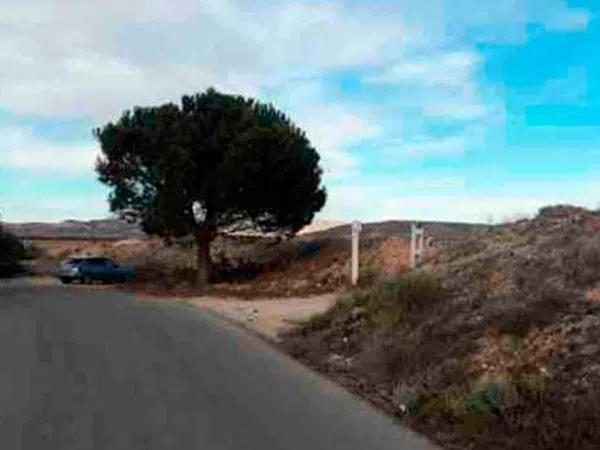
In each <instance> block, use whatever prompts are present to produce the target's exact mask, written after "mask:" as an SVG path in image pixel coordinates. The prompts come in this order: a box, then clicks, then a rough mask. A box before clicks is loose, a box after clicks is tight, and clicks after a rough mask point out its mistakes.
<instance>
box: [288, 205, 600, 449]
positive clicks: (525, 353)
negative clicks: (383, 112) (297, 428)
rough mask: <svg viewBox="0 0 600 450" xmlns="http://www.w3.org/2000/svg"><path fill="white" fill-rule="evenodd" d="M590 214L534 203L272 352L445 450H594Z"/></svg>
mask: <svg viewBox="0 0 600 450" xmlns="http://www.w3.org/2000/svg"><path fill="white" fill-rule="evenodd" d="M599 293H600V214H598V213H596V212H592V211H587V210H584V209H580V208H574V207H567V206H559V207H553V208H545V209H543V210H542V211H541V212H540V214H539V215H538V216H537V217H536V218H535V219H533V220H525V221H520V222H517V223H512V224H508V225H506V226H502V227H497V228H493V229H490V230H488V231H485V232H482V233H480V234H479V235H478V236H477V237H476V238H473V239H467V240H466V241H465V242H464V243H463V244H462V245H460V246H457V247H454V248H452V249H450V250H448V251H445V252H441V253H440V254H438V255H437V257H435V258H433V259H432V260H431V261H429V262H428V263H427V264H426V265H425V267H424V268H423V269H422V270H421V271H419V272H415V273H408V274H404V275H400V276H398V277H397V278H395V279H394V280H387V281H379V282H374V283H373V284H372V285H370V286H365V287H363V288H362V289H358V290H356V291H354V292H351V293H349V294H347V295H345V296H343V297H341V298H340V299H339V300H338V302H337V304H336V306H335V307H334V308H333V309H332V310H330V311H328V312H327V313H325V314H323V315H321V316H320V317H317V318H315V319H313V320H312V321H311V322H310V323H309V324H308V325H306V326H305V327H303V328H301V329H300V330H297V331H293V332H291V333H289V334H288V335H287V337H286V339H285V348H286V349H287V350H288V351H289V352H290V353H291V354H292V355H294V356H295V357H297V358H300V359H302V360H304V361H306V362H307V363H308V364H311V365H312V366H314V367H316V368H317V369H319V370H321V371H323V372H324V373H326V374H328V375H329V376H331V377H333V378H335V379H337V380H339V381H340V382H342V383H343V384H345V385H346V386H348V387H349V388H350V389H352V390H354V391H355V392H357V393H359V394H360V395H363V396H365V397H367V398H368V399H370V400H371V401H373V402H374V403H376V404H378V405H379V406H380V407H382V408H384V409H385V410H387V411H388V412H390V413H391V414H394V415H396V416H397V417H398V418H399V419H400V420H402V421H403V422H404V423H405V424H407V425H409V426H411V427H413V428H414V429H417V430H419V431H421V432H424V433H426V434H427V435H429V436H430V437H431V438H432V439H433V440H435V441H436V442H437V443H439V444H440V445H441V446H443V447H444V448H448V449H486V450H488V449H557V450H558V449H578V450H583V449H597V448H600V406H599V405H600V300H599V299H600V294H599Z"/></svg>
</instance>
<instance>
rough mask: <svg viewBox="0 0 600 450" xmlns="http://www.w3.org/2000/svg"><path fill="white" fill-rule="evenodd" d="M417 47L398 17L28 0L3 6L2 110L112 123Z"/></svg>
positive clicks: (336, 7) (303, 6) (244, 5)
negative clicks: (134, 113)
mask: <svg viewBox="0 0 600 450" xmlns="http://www.w3.org/2000/svg"><path fill="white" fill-rule="evenodd" d="M167 5H169V6H167ZM66 11H68V13H65V12H66ZM174 11H182V13H174ZM324 36H326V37H327V38H326V39H324ZM349 37H353V38H352V39H351V40H349ZM409 40H410V37H409V36H408V31H407V30H405V29H404V27H403V26H402V23H401V22H400V21H399V20H398V17H395V18H388V17H385V16H381V15H377V14H374V13H372V12H371V9H370V8H360V7H357V6H356V7H350V6H343V5H342V4H316V3H309V2H293V3H287V2H286V3H280V4H276V3H259V4H256V3H254V2H252V3H249V2H244V1H228V0H216V1H211V2H201V3H199V2H196V1H192V0H180V1H176V2H174V4H170V3H168V2H166V1H162V0H161V1H159V2H152V3H151V4H150V6H147V5H146V3H145V2H141V1H139V0H134V1H133V2H121V1H117V0H109V1H107V2H105V3H104V4H103V7H102V8H98V7H97V5H95V4H92V3H89V2H75V1H74V0H55V1H53V2H52V3H46V2H41V0H24V1H22V2H21V3H20V4H19V5H18V6H15V5H12V6H11V5H8V6H7V5H4V6H1V7H0V67H5V68H10V70H0V86H2V88H1V90H0V105H2V106H3V107H4V108H7V109H10V110H11V111H13V112H15V113H36V114H44V115H51V116H56V115H64V116H76V115H86V116H91V117H93V118H94V119H95V120H98V121H104V120H107V119H108V118H110V117H114V116H115V115H117V114H119V113H120V112H121V111H122V110H123V109H125V108H128V107H130V106H131V105H133V104H147V103H154V102H158V101H165V100H167V99H168V100H176V99H177V96H178V95H180V94H182V93H185V92H189V91H197V90H201V89H204V88H206V87H208V86H210V85H215V86H217V87H220V88H222V89H226V90H232V91H235V92H240V93H243V94H256V93H258V92H259V90H260V88H261V87H262V86H263V85H264V84H265V83H267V84H268V83H270V82H277V81H281V80H286V79H288V78H289V77H290V75H292V76H294V77H297V76H300V75H302V74H305V75H310V74H320V73H322V72H323V71H325V70H328V69H331V68H340V67H347V66H354V65H364V64H379V63H381V62H382V59H383V58H384V54H385V49H386V48H387V46H389V45H390V44H392V43H393V44H394V45H396V46H398V45H400V46H403V45H404V44H405V41H409ZM15 55H19V57H18V58H17V57H15Z"/></svg>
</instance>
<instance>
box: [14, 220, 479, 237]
mask: <svg viewBox="0 0 600 450" xmlns="http://www.w3.org/2000/svg"><path fill="white" fill-rule="evenodd" d="M411 223H413V222H410V221H387V222H373V223H365V224H363V230H362V233H361V238H362V239H365V240H368V241H380V240H385V239H387V238H388V237H393V236H396V237H409V236H410V224H411ZM423 225H424V227H425V230H426V234H428V235H430V236H433V237H435V238H436V239H441V240H455V239H461V238H464V237H466V236H467V235H469V234H470V233H472V232H473V231H475V230H477V229H481V228H485V226H484V225H478V224H464V223H450V222H423ZM3 226H4V227H5V228H6V229H7V230H9V231H12V232H13V233H14V234H16V235H17V236H19V237H20V238H22V239H114V240H120V239H141V238H144V237H146V234H145V233H144V232H143V231H142V230H141V229H140V227H138V226H136V225H131V224H128V223H126V222H123V221H121V220H118V219H104V220H91V221H87V222H86V221H78V220H66V221H64V222H59V223H43V222H30V223H6V224H4V225H3ZM300 235H302V236H305V237H308V238H311V239H314V238H317V239H340V238H341V239H344V240H345V239H350V236H351V233H350V224H348V223H344V222H341V221H333V220H319V219H317V220H315V221H313V223H311V224H310V225H308V226H307V227H305V228H304V229H303V230H302V231H301V232H300Z"/></svg>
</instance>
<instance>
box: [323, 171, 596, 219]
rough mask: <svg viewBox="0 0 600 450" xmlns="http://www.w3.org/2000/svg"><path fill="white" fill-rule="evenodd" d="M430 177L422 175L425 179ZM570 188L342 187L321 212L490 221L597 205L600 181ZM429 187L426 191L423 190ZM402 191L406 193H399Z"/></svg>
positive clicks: (334, 190)
mask: <svg viewBox="0 0 600 450" xmlns="http://www.w3.org/2000/svg"><path fill="white" fill-rule="evenodd" d="M424 181H425V180H423V182H424ZM573 184H574V185H575V184H576V186H575V188H574V189H571V191H570V192H568V193H565V192H563V191H561V186H562V184H561V183H552V184H548V183H541V184H539V185H537V184H536V183H530V184H527V185H523V186H520V187H519V186H513V187H514V188H516V189H513V190H512V191H511V192H506V193H498V192H496V193H489V192H486V193H483V192H477V191H476V190H472V189H471V190H469V189H468V188H466V187H465V186H464V185H460V184H458V185H456V186H452V185H449V186H448V187H447V188H446V189H445V193H444V194H442V195H439V194H437V193H436V194H435V195H434V194H430V193H427V192H426V190H427V189H430V188H431V187H427V186H426V185H425V184H423V185H421V186H419V187H418V188H417V189H416V190H415V189H411V186H407V187H405V189H404V190H402V189H399V188H398V187H397V186H393V189H390V188H389V186H377V185H373V184H371V185H362V186H339V187H334V188H332V189H330V191H329V202H328V204H327V206H326V208H325V210H324V211H323V213H322V214H321V217H323V218H328V219H332V220H333V219H340V218H344V219H348V220H350V219H355V218H356V219H360V220H364V221H381V220H431V221H464V222H479V223H487V222H489V221H490V219H492V220H493V221H494V222H503V221H507V220H512V219H514V218H517V217H519V218H521V217H529V216H532V215H534V214H535V213H536V212H537V211H538V210H539V208H541V207H543V206H547V205H554V204H558V203H569V204H575V205H582V206H586V207H590V208H594V207H597V205H596V201H597V200H596V199H597V195H598V193H599V192H600V191H599V189H598V185H593V184H590V183H584V182H581V183H573ZM424 189H425V190H424ZM400 192H401V193H400Z"/></svg>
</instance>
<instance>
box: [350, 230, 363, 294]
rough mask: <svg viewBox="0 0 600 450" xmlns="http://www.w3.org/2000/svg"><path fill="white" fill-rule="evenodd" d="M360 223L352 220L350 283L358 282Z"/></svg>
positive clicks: (354, 284)
mask: <svg viewBox="0 0 600 450" xmlns="http://www.w3.org/2000/svg"><path fill="white" fill-rule="evenodd" d="M361 229H362V225H361V223H360V222H358V221H354V222H352V285H353V286H356V284H357V283H358V260H359V248H360V246H359V240H360V231H361Z"/></svg>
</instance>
